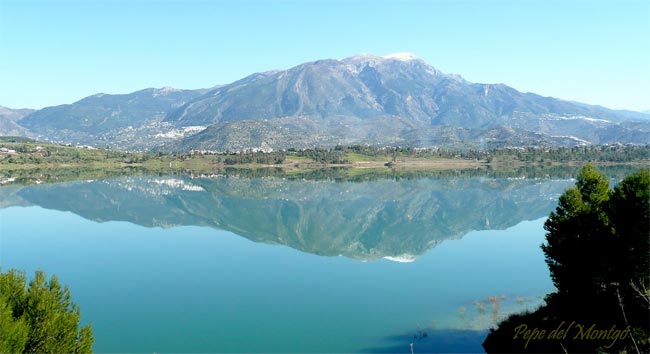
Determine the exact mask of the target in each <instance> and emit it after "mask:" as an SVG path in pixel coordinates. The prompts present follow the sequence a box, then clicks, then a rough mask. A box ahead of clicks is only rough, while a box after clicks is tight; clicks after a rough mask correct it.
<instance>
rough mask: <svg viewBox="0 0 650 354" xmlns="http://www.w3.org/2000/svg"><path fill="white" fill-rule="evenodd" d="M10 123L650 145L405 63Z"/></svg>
mask: <svg viewBox="0 0 650 354" xmlns="http://www.w3.org/2000/svg"><path fill="white" fill-rule="evenodd" d="M13 124H15V125H17V126H18V128H21V129H23V131H20V132H19V133H20V134H21V135H29V136H34V137H37V138H40V139H49V140H53V141H60V142H73V143H83V144H90V145H101V146H104V145H106V146H109V147H112V148H119V149H136V150H151V149H163V150H174V151H188V150H190V149H207V150H241V149H249V148H264V149H286V148H290V147H315V146H323V147H327V146H334V145H337V144H344V145H349V144H372V145H380V146H389V145H401V146H427V147H429V146H441V147H456V148H488V147H503V146H531V145H563V146H566V145H581V144H611V143H632V144H646V143H648V142H649V141H650V120H649V119H648V115H647V114H644V113H639V112H632V111H615V110H610V109H607V108H604V107H600V106H592V105H587V104H582V103H576V102H569V101H564V100H560V99H555V98H551V97H542V96H539V95H536V94H533V93H522V92H519V91H517V90H515V89H513V88H511V87H509V86H507V85H504V84H484V83H472V82H469V81H467V80H465V79H463V78H462V77H461V76H459V75H451V74H446V73H443V72H441V71H440V70H438V69H436V68H435V67H433V66H431V65H430V64H428V63H426V62H425V61H423V60H422V59H420V58H418V57H417V56H416V55H415V54H413V53H406V52H402V53H394V54H389V55H384V56H379V55H373V54H359V55H354V56H351V57H348V58H344V59H341V60H336V59H323V60H317V61H313V62H307V63H303V64H300V65H298V66H295V67H293V68H290V69H287V70H276V71H268V72H262V73H255V74H252V75H249V76H247V77H245V78H242V79H240V80H238V81H235V82H233V83H230V84H227V85H223V86H218V87H214V88H212V89H208V90H178V89H173V88H169V87H165V88H161V89H145V90H141V91H137V92H134V93H130V94H126V95H105V94H97V95H93V96H89V97H87V98H84V99H82V100H80V101H78V102H75V103H73V104H70V105H62V106H56V107H47V108H44V109H42V110H39V111H36V112H33V113H31V114H28V115H27V116H25V117H22V118H20V119H18V120H15V121H13ZM3 127H4V128H8V127H10V123H6V122H5V123H3V121H0V128H3ZM14 128H15V127H14Z"/></svg>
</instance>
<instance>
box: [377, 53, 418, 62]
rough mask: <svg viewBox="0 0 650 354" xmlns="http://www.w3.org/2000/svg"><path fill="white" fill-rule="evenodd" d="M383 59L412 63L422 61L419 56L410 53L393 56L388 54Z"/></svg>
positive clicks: (394, 54)
mask: <svg viewBox="0 0 650 354" xmlns="http://www.w3.org/2000/svg"><path fill="white" fill-rule="evenodd" d="M382 58H384V59H395V60H400V61H411V60H420V58H418V56H417V55H415V54H413V53H409V52H401V53H393V54H388V55H384V56H383V57H382Z"/></svg>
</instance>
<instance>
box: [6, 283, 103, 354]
mask: <svg viewBox="0 0 650 354" xmlns="http://www.w3.org/2000/svg"><path fill="white" fill-rule="evenodd" d="M79 319H80V312H79V307H78V306H77V305H76V304H75V303H74V302H72V300H71V298H70V290H69V289H68V287H67V286H61V284H60V283H59V280H58V279H57V278H56V276H52V277H51V278H50V280H49V281H48V280H47V278H46V277H45V274H44V273H43V272H42V271H37V272H36V274H35V276H34V278H33V279H32V280H31V281H30V282H29V284H27V279H26V277H25V273H24V272H19V271H17V270H10V271H8V272H6V273H0V353H89V352H91V351H92V344H93V334H92V329H91V328H90V326H89V325H87V326H84V327H82V328H79Z"/></svg>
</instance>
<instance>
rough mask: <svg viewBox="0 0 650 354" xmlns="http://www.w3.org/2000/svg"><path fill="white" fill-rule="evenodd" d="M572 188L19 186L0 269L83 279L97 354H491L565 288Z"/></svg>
mask: <svg viewBox="0 0 650 354" xmlns="http://www.w3.org/2000/svg"><path fill="white" fill-rule="evenodd" d="M570 183H571V182H570V181H568V180H550V179H549V180H544V179H542V180H514V179H510V180H507V179H503V180H494V179H485V178H469V179H458V180H450V179H416V180H410V181H406V180H404V181H395V180H378V181H367V182H354V183H352V182H334V181H288V180H283V179H277V178H266V180H264V179H234V178H229V179H225V178H224V179H219V178H198V179H196V178H195V179H192V178H189V177H137V178H126V179H118V180H109V181H84V182H72V183H64V184H60V185H48V186H45V185H43V186H29V187H5V188H2V193H3V194H2V197H3V204H2V207H3V209H0V235H1V244H0V246H1V251H0V260H1V264H2V269H3V270H6V269H9V268H19V269H23V270H26V271H27V274H28V275H31V274H33V272H34V271H35V270H36V269H43V270H45V271H46V273H47V274H56V275H57V276H58V277H59V279H60V280H61V281H62V282H63V283H65V284H68V285H69V286H70V288H71V292H72V294H73V298H74V300H75V301H76V302H77V303H78V304H79V305H80V307H81V311H82V316H83V322H84V323H90V324H92V327H93V330H94V334H95V345H94V350H95V351H96V352H148V353H153V352H157V353H161V352H219V353H222V352H337V353H342V352H404V353H410V344H411V343H413V349H414V352H415V353H418V352H432V351H444V352H481V351H482V347H481V346H480V344H481V342H482V341H483V339H484V337H485V334H486V330H487V329H488V328H489V327H490V326H492V325H493V324H494V323H495V321H496V320H498V319H500V318H502V317H503V316H505V315H507V314H509V313H512V312H516V311H520V310H522V309H526V308H534V307H535V306H537V305H538V304H539V303H540V301H541V299H542V297H543V295H545V294H546V293H548V292H551V291H553V289H554V288H553V286H552V283H551V280H550V278H549V273H548V270H547V267H546V264H545V263H544V258H543V254H542V252H541V250H540V248H539V246H540V244H541V243H542V242H543V239H544V231H543V228H542V226H543V222H544V219H545V216H546V215H548V212H549V211H550V210H552V208H553V207H554V205H555V204H554V203H555V202H554V200H556V199H557V196H559V194H560V193H561V192H562V190H563V189H564V188H565V187H566V186H568V185H569V184H570ZM235 186H237V188H235ZM486 205H489V206H491V208H490V209H491V210H490V211H489V212H487V211H485V208H486ZM524 209H525V210H524ZM470 219H471V220H475V221H471V220H470ZM429 220H433V221H431V222H429ZM476 220H477V221H476Z"/></svg>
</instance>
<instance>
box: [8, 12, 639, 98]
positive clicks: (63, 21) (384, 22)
mask: <svg viewBox="0 0 650 354" xmlns="http://www.w3.org/2000/svg"><path fill="white" fill-rule="evenodd" d="M403 51H407V52H413V53H415V54H416V55H418V56H419V57H421V58H422V59H424V60H425V61H427V62H428V63H430V64H431V65H433V66H435V67H436V68H438V69H440V70H442V71H444V72H448V73H456V74H460V75H462V76H463V77H464V78H465V79H467V80H469V81H473V82H486V83H505V84H508V85H510V86H512V87H514V88H516V89H518V90H520V91H528V92H535V93H539V94H542V95H545V96H553V97H558V98H562V99H567V100H576V101H580V102H586V103H592V104H601V105H604V106H607V107H610V108H626V109H634V110H647V109H650V64H649V63H650V1H648V0H612V1H597V0H591V1H577V0H576V1H572V0H563V1H556V0H518V1H514V0H493V1H488V0H453V1H452V0H429V1H424V0H418V1H416V0H410V1H382V0H374V1H365V0H347V1H343V0H293V1H291V0H283V1H277V0H275V1H272V0H268V1H259V0H243V1H234V0H233V1H209V0H185V1H181V0H94V1H89V0H86V1H82V0H52V1H35V0H0V105H4V106H8V107H12V108H19V107H29V108H41V107H44V106H50V105H55V104H63V103H72V102H74V101H76V100H79V99H81V98H83V97H85V96H88V95H91V94H94V93H98V92H105V93H128V92H132V91H135V90H139V89H142V88H146V87H162V86H173V87H178V88H201V87H211V86H214V85H217V84H225V83H229V82H232V81H234V80H237V79H239V78H241V77H243V76H246V75H249V74H251V73H253V72H258V71H265V70H272V69H286V68H289V67H291V66H294V65H297V64H300V63H302V62H305V61H312V60H317V59H323V58H337V59H340V58H344V57H348V56H351V55H354V54H357V53H362V52H367V53H373V54H378V55H384V54H389V53H393V52H403Z"/></svg>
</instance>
